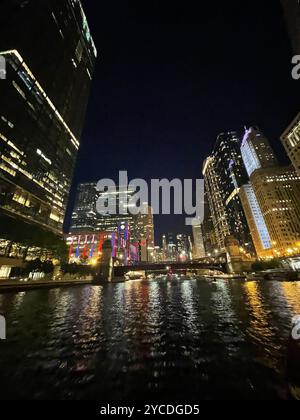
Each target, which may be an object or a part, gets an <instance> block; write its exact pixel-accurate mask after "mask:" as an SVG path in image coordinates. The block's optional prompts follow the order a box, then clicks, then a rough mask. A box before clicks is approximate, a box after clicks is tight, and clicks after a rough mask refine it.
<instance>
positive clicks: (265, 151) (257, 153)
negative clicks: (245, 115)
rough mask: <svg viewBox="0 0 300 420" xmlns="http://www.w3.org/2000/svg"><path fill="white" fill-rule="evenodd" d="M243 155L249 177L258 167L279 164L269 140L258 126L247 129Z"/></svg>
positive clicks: (242, 148) (243, 142)
mask: <svg viewBox="0 0 300 420" xmlns="http://www.w3.org/2000/svg"><path fill="white" fill-rule="evenodd" d="M241 155H242V159H243V162H244V165H245V168H246V171H247V173H248V176H249V177H250V176H251V175H252V174H253V172H254V171H256V170H257V169H261V168H266V167H271V166H277V165H278V160H277V158H276V156H275V154H274V151H273V149H272V147H271V145H270V143H269V140H268V139H267V138H266V137H265V135H264V134H263V133H262V132H261V131H260V130H259V129H258V128H257V127H251V128H249V129H246V130H245V134H244V137H243V141H242V146H241Z"/></svg>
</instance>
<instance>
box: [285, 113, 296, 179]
mask: <svg viewBox="0 0 300 420" xmlns="http://www.w3.org/2000/svg"><path fill="white" fill-rule="evenodd" d="M281 141H282V143H283V146H284V148H285V150H286V152H287V154H288V157H289V158H290V160H291V162H292V164H293V166H294V168H295V170H296V171H297V172H298V174H300V113H299V114H298V115H297V117H296V118H295V119H294V120H293V121H292V123H291V124H290V125H289V126H288V128H287V129H286V130H285V132H284V133H283V134H282V136H281Z"/></svg>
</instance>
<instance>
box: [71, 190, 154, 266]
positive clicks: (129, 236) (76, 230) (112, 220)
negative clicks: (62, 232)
mask: <svg viewBox="0 0 300 420" xmlns="http://www.w3.org/2000/svg"><path fill="white" fill-rule="evenodd" d="M96 187H97V185H96V183H95V182H94V183H85V184H79V186H78V189H77V198H76V203H75V207H74V211H73V214H72V224H71V229H70V232H71V234H82V235H83V236H84V232H87V231H89V232H93V233H94V234H98V233H101V232H105V233H109V234H116V235H117V238H118V240H119V242H120V243H121V244H122V245H121V249H122V250H123V251H124V252H123V251H122V254H123V255H124V260H125V261H127V262H128V261H130V260H132V258H131V257H130V254H131V253H132V252H135V250H136V249H137V250H138V260H140V261H145V262H146V261H152V257H153V256H154V219H153V211H152V208H151V207H150V206H148V204H147V205H146V204H144V209H143V212H142V213H143V214H136V215H135V214H134V215H133V214H130V211H129V210H130V208H129V207H131V204H130V198H131V197H132V196H133V194H134V193H135V190H127V199H126V197H125V196H124V191H125V189H124V188H122V187H120V188H119V189H117V190H116V191H108V192H104V193H99V192H98V191H97V188H96ZM100 197H101V200H103V202H105V203H106V205H108V203H110V204H112V205H113V206H114V208H115V210H116V211H115V214H107V215H104V214H100V213H99V212H98V211H97V202H98V200H99V198H100ZM144 213H145V214H144ZM124 244H127V245H128V246H129V244H131V248H132V249H131V250H130V248H129V247H127V248H128V249H127V248H126V246H125V245H124ZM134 260H136V258H134Z"/></svg>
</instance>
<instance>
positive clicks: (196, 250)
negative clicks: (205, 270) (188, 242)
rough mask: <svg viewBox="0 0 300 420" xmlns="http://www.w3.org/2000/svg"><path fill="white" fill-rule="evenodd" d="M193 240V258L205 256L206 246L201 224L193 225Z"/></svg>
mask: <svg viewBox="0 0 300 420" xmlns="http://www.w3.org/2000/svg"><path fill="white" fill-rule="evenodd" d="M193 241H194V245H193V258H194V259H198V258H203V257H205V248H204V241H203V232H202V225H201V224H198V225H194V226H193Z"/></svg>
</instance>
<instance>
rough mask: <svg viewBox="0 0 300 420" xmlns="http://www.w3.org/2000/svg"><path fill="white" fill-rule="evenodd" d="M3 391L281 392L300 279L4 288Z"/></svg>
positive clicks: (72, 394)
mask: <svg viewBox="0 0 300 420" xmlns="http://www.w3.org/2000/svg"><path fill="white" fill-rule="evenodd" d="M0 312H2V313H4V314H5V316H6V318H7V330H8V331H7V332H8V340H7V341H6V342H1V344H0V349H1V351H0V369H1V377H0V389H1V397H0V398H1V399H2V398H14V399H16V398H40V399H41V398H61V399H62V398H67V399H71V398H75V399H98V400H100V399H125V398H133V399H142V398H143V399H149V400H151V398H158V397H160V398H162V399H163V398H166V399H168V400H170V399H173V400H182V399H194V400H199V399H211V398H233V399H235V398H247V399H251V398H283V397H285V396H286V379H285V358H286V345H287V340H288V335H289V332H290V323H291V319H292V317H293V316H294V315H297V314H300V283H279V282H264V283H262V282H241V281H227V280H221V279H220V280H218V281H216V282H209V281H205V280H195V279H194V280H186V279H183V280H180V281H174V283H170V282H167V281H166V280H159V281H149V282H147V281H130V282H127V283H125V284H115V285H107V286H104V287H100V286H99V287H91V286H83V287H76V288H69V289H55V290H49V291H46V290H40V291H31V292H26V293H25V292H22V293H10V294H3V295H0Z"/></svg>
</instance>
